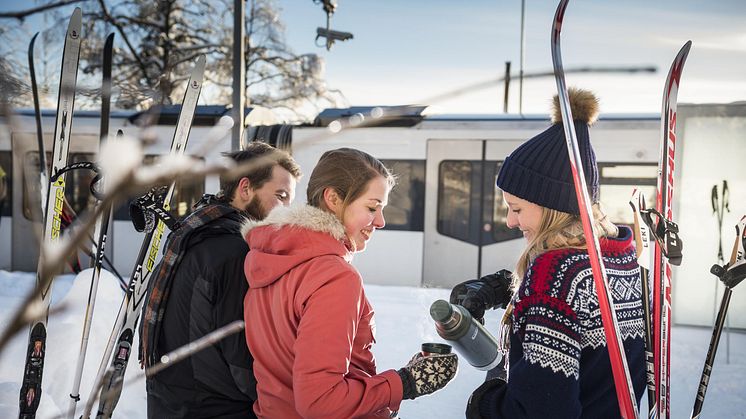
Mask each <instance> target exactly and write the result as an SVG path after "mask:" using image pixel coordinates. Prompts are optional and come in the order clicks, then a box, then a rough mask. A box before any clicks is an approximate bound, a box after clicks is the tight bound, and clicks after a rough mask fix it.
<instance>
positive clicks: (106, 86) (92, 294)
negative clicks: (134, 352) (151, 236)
mask: <svg viewBox="0 0 746 419" xmlns="http://www.w3.org/2000/svg"><path fill="white" fill-rule="evenodd" d="M113 49H114V34H113V33H111V34H109V36H107V37H106V42H105V43H104V53H103V55H104V56H103V67H102V73H103V77H102V82H101V125H100V131H99V138H100V142H101V144H104V143H105V142H106V141H108V137H109V114H110V110H111V61H112V52H113ZM94 181H95V180H94ZM98 184H99V185H100V187H99V190H98V193H99V194H103V192H105V191H106V186H105V185H106V179H104V178H101V179H100V181H99V182H98ZM92 190H93V188H92ZM98 205H101V204H98ZM111 215H112V207H111V206H109V208H106V209H105V210H104V211H102V212H101V214H100V215H99V216H98V218H97V219H96V227H95V228H94V233H93V237H94V238H95V240H96V241H95V242H94V243H93V246H92V249H91V253H92V254H93V255H95V256H94V258H93V261H92V262H93V277H92V278H91V288H90V290H89V292H88V304H86V312H85V317H84V321H83V333H82V337H81V340H80V354H79V355H78V362H77V366H76V368H75V377H74V379H73V389H72V391H71V392H70V407H69V410H68V417H69V418H73V417H75V407H76V405H77V403H78V401H80V394H79V391H80V380H81V378H82V377H83V366H84V364H85V356H86V352H87V350H88V338H89V335H90V331H91V322H92V321H93V310H94V307H95V305H96V294H97V293H98V281H99V278H100V277H101V265H102V264H103V261H104V251H105V248H106V234H107V231H108V230H109V220H110V218H111Z"/></svg>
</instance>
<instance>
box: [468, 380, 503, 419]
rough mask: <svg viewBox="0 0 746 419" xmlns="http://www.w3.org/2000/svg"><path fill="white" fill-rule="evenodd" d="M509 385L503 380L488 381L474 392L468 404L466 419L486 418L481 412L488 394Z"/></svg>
mask: <svg viewBox="0 0 746 419" xmlns="http://www.w3.org/2000/svg"><path fill="white" fill-rule="evenodd" d="M506 384H507V383H506V382H505V381H504V380H501V379H494V380H487V381H485V382H484V383H482V385H481V386H479V387H477V389H476V390H474V393H472V394H471V396H470V397H469V401H468V402H467V403H466V419H482V418H483V417H484V416H483V415H482V412H481V411H480V410H481V409H480V408H481V407H482V404H483V401H482V398H483V397H484V396H485V394H486V393H493V392H495V391H496V390H497V389H499V388H500V387H502V386H504V385H506Z"/></svg>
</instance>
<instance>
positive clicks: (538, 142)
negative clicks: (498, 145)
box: [497, 88, 599, 215]
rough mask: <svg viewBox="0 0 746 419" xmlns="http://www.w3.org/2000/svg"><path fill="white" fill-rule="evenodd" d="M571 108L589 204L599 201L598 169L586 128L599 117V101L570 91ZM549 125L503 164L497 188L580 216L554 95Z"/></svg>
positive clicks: (589, 93) (582, 91) (573, 90)
mask: <svg viewBox="0 0 746 419" xmlns="http://www.w3.org/2000/svg"><path fill="white" fill-rule="evenodd" d="M568 93H569V97H570V109H571V112H572V116H573V119H574V124H575V133H576V135H577V139H578V147H579V148H580V157H581V161H582V164H583V171H584V172H585V182H586V185H587V186H588V193H589V195H590V198H591V202H592V203H596V202H598V199H599V191H598V189H599V188H598V166H597V165H596V154H595V153H594V152H593V147H592V146H591V142H590V135H589V130H588V127H589V126H590V125H591V124H593V122H595V121H596V118H597V117H598V99H597V98H596V96H595V95H594V94H593V93H591V92H590V91H588V90H581V89H575V88H570V89H569V92H568ZM553 104H554V107H553V111H552V124H553V125H552V126H551V127H549V128H548V129H546V130H545V131H544V132H542V133H540V134H538V135H536V136H535V137H533V138H531V139H530V140H528V141H526V142H525V143H523V144H521V145H520V146H519V147H518V148H516V149H515V150H514V151H513V153H511V154H510V156H508V157H507V158H505V161H504V162H503V165H502V168H501V169H500V174H498V176H497V187H498V188H500V189H502V190H503V191H505V192H508V193H509V194H511V195H515V196H517V197H519V198H522V199H525V200H527V201H529V202H533V203H534V204H537V205H540V206H542V207H546V208H551V209H555V210H557V211H562V212H566V213H570V214H575V215H579V214H580V212H579V211H578V200H577V198H576V196H575V184H574V183H573V180H572V171H571V169H570V157H569V156H568V153H567V145H566V143H565V131H564V128H563V126H562V115H561V113H560V108H559V98H558V97H557V96H556V95H555V96H554V102H553Z"/></svg>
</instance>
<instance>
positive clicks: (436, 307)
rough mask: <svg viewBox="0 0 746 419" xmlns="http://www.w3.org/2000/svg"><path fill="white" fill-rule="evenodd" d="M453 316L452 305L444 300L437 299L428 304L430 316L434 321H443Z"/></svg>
mask: <svg viewBox="0 0 746 419" xmlns="http://www.w3.org/2000/svg"><path fill="white" fill-rule="evenodd" d="M451 316H453V307H452V306H451V304H450V303H449V302H448V301H446V300H438V301H436V302H434V303H433V304H432V305H431V306H430V317H432V318H433V320H435V321H436V322H440V323H444V322H446V321H448V320H450V318H451Z"/></svg>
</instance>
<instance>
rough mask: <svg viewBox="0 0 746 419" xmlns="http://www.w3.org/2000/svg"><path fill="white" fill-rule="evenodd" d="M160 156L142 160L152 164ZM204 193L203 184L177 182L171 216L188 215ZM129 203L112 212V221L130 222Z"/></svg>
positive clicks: (148, 156) (149, 156) (172, 198)
mask: <svg viewBox="0 0 746 419" xmlns="http://www.w3.org/2000/svg"><path fill="white" fill-rule="evenodd" d="M158 157H160V156H158V155H147V156H145V158H144V159H143V163H144V164H153V162H155V160H156V158H158ZM204 193H205V183H204V181H203V182H197V183H191V182H189V183H182V182H179V181H177V182H176V188H175V189H174V194H173V196H172V197H171V214H173V215H175V216H177V217H179V218H182V217H184V216H186V215H189V213H190V212H191V210H192V206H194V204H196V203H197V201H199V199H200V198H202V195H203V194H204ZM130 202H131V200H130V201H127V202H126V203H125V204H123V205H120V206H119V207H118V208H117V209H116V211H114V219H115V220H118V221H130V215H129V203H130Z"/></svg>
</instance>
